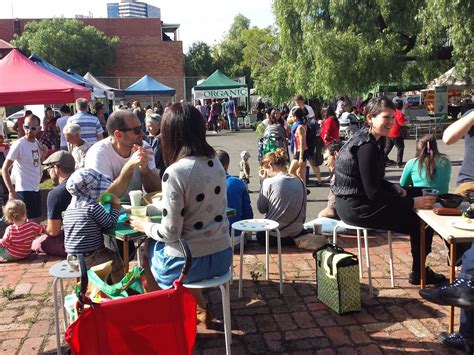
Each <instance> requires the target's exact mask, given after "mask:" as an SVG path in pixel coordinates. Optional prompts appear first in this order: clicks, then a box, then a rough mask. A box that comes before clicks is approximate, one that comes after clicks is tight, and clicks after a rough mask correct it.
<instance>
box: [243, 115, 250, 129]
mask: <svg viewBox="0 0 474 355" xmlns="http://www.w3.org/2000/svg"><path fill="white" fill-rule="evenodd" d="M250 123H251V122H250V117H249V116H245V117H244V127H245V128H250V127H251V125H250Z"/></svg>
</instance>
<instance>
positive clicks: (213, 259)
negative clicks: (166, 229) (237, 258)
mask: <svg viewBox="0 0 474 355" xmlns="http://www.w3.org/2000/svg"><path fill="white" fill-rule="evenodd" d="M147 252H148V261H149V263H150V269H151V272H152V274H153V276H154V277H155V280H156V282H157V283H158V286H160V288H161V289H168V288H170V287H171V286H173V282H174V281H175V280H177V279H178V278H179V276H180V275H181V270H182V268H183V266H184V262H185V260H184V258H180V257H175V256H170V255H168V254H167V253H166V252H165V243H163V242H158V241H156V240H150V241H149V242H148V250H147ZM232 256H233V252H232V248H227V249H224V250H223V251H220V252H217V253H214V254H211V255H205V256H200V257H197V258H192V260H193V262H192V265H191V268H190V269H189V271H188V274H187V275H186V277H185V278H184V283H185V284H186V283H191V282H196V281H201V280H206V279H210V278H212V277H217V276H221V275H224V274H225V273H226V272H227V271H229V268H230V265H231V264H232Z"/></svg>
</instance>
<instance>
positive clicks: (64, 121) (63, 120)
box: [56, 116, 70, 148]
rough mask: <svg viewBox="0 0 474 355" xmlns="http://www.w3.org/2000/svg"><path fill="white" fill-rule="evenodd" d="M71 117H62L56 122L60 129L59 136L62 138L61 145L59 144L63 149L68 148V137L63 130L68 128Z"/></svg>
mask: <svg viewBox="0 0 474 355" xmlns="http://www.w3.org/2000/svg"><path fill="white" fill-rule="evenodd" d="M69 117H70V116H62V117H59V118H58V120H57V121H56V127H57V128H58V129H59V136H60V137H61V143H59V146H60V147H61V148H67V141H66V136H65V135H64V133H63V129H64V127H66V124H67V121H68V119H69Z"/></svg>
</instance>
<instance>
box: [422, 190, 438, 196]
mask: <svg viewBox="0 0 474 355" xmlns="http://www.w3.org/2000/svg"><path fill="white" fill-rule="evenodd" d="M421 192H422V193H423V196H438V194H439V191H438V190H436V189H422V190H421Z"/></svg>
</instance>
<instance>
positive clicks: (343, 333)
mask: <svg viewBox="0 0 474 355" xmlns="http://www.w3.org/2000/svg"><path fill="white" fill-rule="evenodd" d="M382 235H383V234H380V235H378V234H373V235H372V236H371V237H370V246H371V248H370V251H371V261H372V269H373V272H372V275H373V276H372V277H373V285H374V291H375V295H376V296H375V297H374V298H371V297H369V295H368V286H367V278H364V279H363V280H362V282H361V287H362V310H361V311H360V312H357V313H351V314H346V315H342V316H339V315H337V314H336V313H334V312H333V311H331V310H329V309H328V308H327V307H326V306H325V305H324V304H322V303H320V302H319V301H318V299H317V297H316V292H315V262H314V259H313V257H312V255H311V252H310V251H303V250H298V249H296V248H284V249H283V271H284V295H283V296H280V294H279V289H278V267H277V265H278V264H277V262H278V259H277V257H276V254H272V257H271V261H270V263H271V265H270V269H269V271H270V281H265V280H264V273H265V266H264V263H265V252H264V248H263V247H261V246H259V245H257V244H256V243H249V244H248V246H247V247H246V253H245V255H244V282H243V295H244V297H242V298H241V299H239V298H238V297H237V288H238V282H234V284H233V285H232V286H231V307H232V333H233V344H232V351H233V353H234V354H241V353H242V354H243V353H279V354H280V353H292V354H306V353H307V354H396V353H406V352H410V353H411V352H413V353H415V352H416V353H418V352H419V353H433V354H453V353H455V352H453V351H451V350H450V349H447V348H445V347H443V346H442V345H441V344H439V343H438V342H437V340H436V338H437V334H438V333H439V332H441V331H445V330H446V329H447V322H448V310H447V308H446V307H438V306H434V305H431V304H429V303H426V302H423V301H422V300H421V298H420V297H419V295H418V288H417V287H415V286H412V285H410V284H409V283H408V282H407V279H406V276H407V274H408V272H409V268H410V262H411V257H410V255H409V241H408V237H407V236H403V235H396V236H395V237H394V241H393V250H394V265H395V288H391V287H390V277H389V271H388V263H387V255H388V250H387V245H386V243H385V240H384V238H383V237H382ZM339 241H340V245H341V246H343V247H344V248H346V249H347V250H349V251H352V252H354V253H356V252H357V248H356V239H355V236H344V237H342V238H339ZM271 251H272V252H274V253H275V252H276V250H275V249H272V250H271ZM445 260H446V251H445V250H444V246H443V245H442V242H441V241H440V239H439V238H436V239H435V243H434V252H433V254H432V255H430V257H429V258H428V263H429V264H430V265H432V266H433V267H434V268H435V269H436V270H437V271H440V272H444V273H445V274H447V272H448V267H447V265H446V262H445ZM57 261H58V260H57V259H55V258H51V257H47V256H36V257H33V258H30V259H28V260H26V261H23V262H20V263H2V264H0V284H1V287H0V288H1V294H0V296H1V297H0V349H1V352H2V353H3V354H37V353H53V352H54V350H55V339H54V334H55V333H54V320H53V319H54V318H53V307H52V300H51V281H52V280H51V278H50V276H49V274H48V269H49V268H50V267H51V266H52V265H54V263H56V262H57ZM238 262H239V260H238V256H237V255H236V256H235V257H234V272H235V275H236V277H237V278H238V269H239V268H238V265H239V264H238ZM251 272H253V273H254V275H255V273H257V274H260V275H262V276H258V278H257V279H256V280H253V279H252V277H251ZM364 276H367V275H366V272H365V268H364ZM254 278H255V277H254ZM207 297H208V300H209V302H210V304H211V307H212V310H213V312H214V315H215V319H214V322H213V329H214V331H207V332H201V333H200V334H199V335H198V338H197V343H196V353H197V354H223V353H224V352H225V343H224V335H223V333H222V330H223V327H222V323H221V319H222V308H221V303H220V291H219V290H218V289H216V290H210V291H209V292H208V293H207ZM457 325H458V317H456V327H457ZM63 351H64V352H65V351H66V346H64V347H63Z"/></svg>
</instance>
